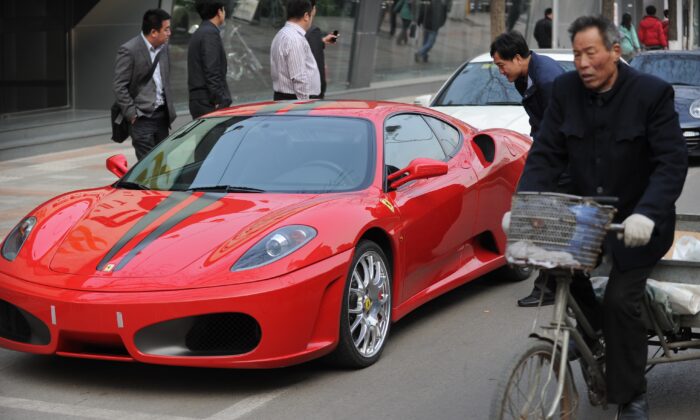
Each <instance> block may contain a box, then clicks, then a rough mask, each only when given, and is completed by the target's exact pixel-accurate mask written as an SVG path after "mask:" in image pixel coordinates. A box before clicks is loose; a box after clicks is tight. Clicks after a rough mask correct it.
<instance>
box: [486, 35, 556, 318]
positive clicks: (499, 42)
mask: <svg viewBox="0 0 700 420" xmlns="http://www.w3.org/2000/svg"><path fill="white" fill-rule="evenodd" d="M491 57H493V62H494V64H496V66H498V69H499V71H500V72H501V74H502V75H504V76H506V78H508V81H509V82H512V83H515V88H516V89H517V90H518V92H520V95H521V96H522V97H523V101H522V103H523V108H525V112H527V114H528V116H529V117H530V135H531V136H532V137H533V138H535V137H536V135H537V132H538V131H539V128H540V123H541V121H542V117H543V116H544V110H545V109H547V105H548V104H549V99H550V98H551V96H552V83H553V82H554V79H555V78H556V77H557V76H559V75H560V74H563V73H564V70H563V69H562V67H561V66H560V65H559V64H558V63H557V62H556V61H554V60H552V59H551V58H549V57H547V56H544V55H539V54H537V53H535V52H532V51H530V48H528V46H527V42H525V38H524V37H523V36H522V35H521V34H520V33H519V32H517V31H511V32H507V33H504V34H501V35H499V36H498V37H496V39H495V40H494V41H493V43H492V44H491ZM565 188H566V183H565V182H562V183H561V186H560V190H562V192H566V191H565ZM555 286H556V283H555V282H554V278H553V277H551V276H549V275H547V274H546V273H545V272H543V271H542V272H540V275H539V276H538V277H537V279H536V280H535V286H534V288H533V289H532V292H531V293H530V294H529V295H528V296H525V297H524V298H522V299H520V300H518V305H519V306H525V307H528V306H537V305H538V304H539V303H540V301H541V302H542V305H551V304H552V303H554V290H555Z"/></svg>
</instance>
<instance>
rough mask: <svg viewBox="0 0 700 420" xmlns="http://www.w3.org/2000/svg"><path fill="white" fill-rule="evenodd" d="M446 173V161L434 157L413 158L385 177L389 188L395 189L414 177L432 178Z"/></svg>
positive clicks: (413, 179)
mask: <svg viewBox="0 0 700 420" xmlns="http://www.w3.org/2000/svg"><path fill="white" fill-rule="evenodd" d="M446 173H447V163H446V162H441V161H439V160H435V159H428V158H417V159H413V160H412V161H411V163H409V164H408V166H407V167H405V168H403V169H399V170H398V171H396V172H394V173H392V174H391V175H389V177H387V180H388V181H389V188H391V189H392V190H395V189H397V188H399V187H400V186H402V185H403V184H405V183H407V182H411V181H415V180H416V179H425V178H433V177H436V176H440V175H445V174H446Z"/></svg>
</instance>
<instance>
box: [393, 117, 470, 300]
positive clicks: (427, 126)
mask: <svg viewBox="0 0 700 420" xmlns="http://www.w3.org/2000/svg"><path fill="white" fill-rule="evenodd" d="M436 133H437V135H436ZM461 144H462V142H461V136H460V134H459V131H458V130H457V129H456V128H454V127H452V126H450V125H449V124H447V123H446V122H444V121H442V120H439V119H436V118H433V117H430V116H423V115H419V114H399V115H394V116H392V117H390V118H388V119H387V120H386V121H385V124H384V164H385V168H386V170H387V171H388V172H389V173H390V172H393V171H395V170H397V169H400V168H403V167H406V166H408V164H409V163H410V162H411V161H412V160H413V159H416V158H431V159H436V160H441V161H446V162H448V168H449V169H448V172H447V174H445V175H442V176H438V177H434V178H428V179H420V180H416V181H414V182H409V183H407V184H405V185H403V186H401V187H399V188H398V189H397V190H394V191H389V192H388V193H387V198H389V200H391V201H392V202H393V204H394V206H395V207H396V209H397V211H398V214H399V215H400V217H401V221H402V232H401V234H400V237H401V239H402V242H401V243H402V249H401V251H400V254H399V255H400V256H399V258H400V261H399V265H400V266H401V269H402V274H401V277H402V278H403V281H402V286H401V289H402V292H401V300H402V301H405V300H407V299H410V298H411V297H412V296H414V295H416V294H417V293H419V292H421V291H423V290H425V289H427V288H429V287H430V286H431V285H433V284H435V283H436V282H438V281H440V280H441V279H444V278H445V277H447V276H449V275H450V274H452V273H454V272H455V271H456V270H457V269H458V268H459V267H460V266H461V262H462V260H463V258H462V257H463V253H464V252H465V246H466V244H467V242H468V240H469V238H470V237H471V236H472V233H473V232H472V228H473V220H474V215H475V211H476V209H475V207H474V205H475V203H476V201H477V200H476V197H477V196H476V191H475V189H474V185H475V183H476V176H475V174H474V172H473V170H472V169H471V168H470V167H468V165H467V166H465V165H462V163H463V159H461V156H460V154H461V148H460V145H461Z"/></svg>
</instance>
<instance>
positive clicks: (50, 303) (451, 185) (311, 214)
mask: <svg viewBox="0 0 700 420" xmlns="http://www.w3.org/2000/svg"><path fill="white" fill-rule="evenodd" d="M529 147H530V140H529V139H527V138H526V137H524V136H521V135H519V134H517V133H514V132H511V131H506V130H499V129H494V130H486V131H482V132H477V131H476V130H475V129H474V128H472V127H470V126H468V125H466V124H464V123H463V122H460V121H459V120H456V119H454V118H451V117H449V116H446V115H444V114H442V113H439V112H437V111H432V110H430V109H426V108H422V107H416V106H412V105H405V104H398V103H391V102H365V101H335V102H333V101H298V102H276V103H273V102H267V103H261V104H253V105H243V106H238V107H234V108H229V109H225V110H221V111H217V112H215V113H213V114H209V115H208V116H206V117H204V118H201V119H197V120H195V121H192V122H191V123H189V124H187V125H185V126H184V127H182V128H181V129H179V130H178V131H176V132H175V133H173V134H172V135H171V136H170V137H168V138H167V139H166V140H164V141H163V142H162V143H160V144H159V145H158V146H157V147H156V148H155V149H154V150H153V151H152V152H151V153H150V154H149V155H148V156H147V157H146V158H145V159H143V160H142V161H140V162H138V163H137V164H136V165H134V166H133V167H132V168H131V169H130V170H128V171H127V167H126V159H125V158H124V156H122V155H117V156H113V157H111V158H109V159H108V160H107V167H108V168H109V169H110V170H111V171H112V172H114V173H115V174H117V175H118V176H119V177H120V180H119V181H118V182H116V183H115V184H113V185H110V186H107V187H103V188H96V189H90V190H83V191H76V192H71V193H67V194H64V195H61V196H59V197H56V198H54V199H52V200H50V201H48V202H47V203H45V204H43V205H41V206H39V207H38V208H37V209H35V210H34V211H32V212H31V213H30V214H29V215H28V216H27V217H26V218H24V219H23V220H22V221H21V222H20V223H19V224H18V225H17V227H15V228H14V229H13V230H12V231H11V233H10V234H9V235H8V237H7V238H6V239H5V241H4V242H3V244H2V258H0V346H2V347H5V348H8V349H13V350H18V351H23V352H30V353H41V354H58V355H62V356H71V357H82V358H93V359H105V360H123V361H140V362H146V363H158V364H168V365H183V366H184V365H186V366H207V367H230V368H259V367H279V366H286V365H290V364H295V363H300V362H303V361H306V360H309V359H312V358H316V357H319V356H322V355H326V354H328V353H331V352H332V353H333V354H332V355H331V357H334V358H335V359H336V361H337V362H339V363H341V364H343V365H346V366H353V367H364V366H368V365H370V364H372V363H374V362H375V361H376V360H377V359H378V358H379V356H380V354H381V352H382V349H383V348H384V347H385V344H386V340H387V337H388V335H389V329H390V325H391V323H392V322H394V321H397V320H399V319H400V318H401V317H403V316H404V315H406V314H407V313H408V312H410V311H411V310H413V309H415V308H416V307H418V306H419V305H421V304H422V303H424V302H426V301H428V300H430V299H432V298H434V297H436V296H438V295H440V294H442V293H445V292H446V291H448V290H450V289H453V288H455V287H457V286H459V285H461V284H463V283H465V282H468V281H470V280H472V279H474V278H476V277H479V276H481V275H483V274H485V273H487V272H489V271H492V270H495V269H503V270H504V271H503V275H504V276H505V275H507V276H511V277H512V278H513V279H515V280H517V279H523V278H526V277H527V275H528V273H527V272H525V271H509V269H508V267H506V266H505V264H506V261H505V259H504V256H503V252H504V247H505V236H504V233H503V231H502V229H501V224H500V222H501V217H502V215H503V213H504V212H506V211H507V210H508V209H509V207H510V200H511V195H512V193H513V190H514V188H515V185H516V183H517V181H518V178H519V176H520V173H521V170H522V168H523V165H524V160H525V156H526V153H527V150H528V149H529Z"/></svg>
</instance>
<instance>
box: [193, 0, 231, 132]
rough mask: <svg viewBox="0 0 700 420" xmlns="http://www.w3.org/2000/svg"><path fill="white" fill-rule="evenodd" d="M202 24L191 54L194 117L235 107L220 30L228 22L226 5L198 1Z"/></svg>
mask: <svg viewBox="0 0 700 420" xmlns="http://www.w3.org/2000/svg"><path fill="white" fill-rule="evenodd" d="M195 7H196V9H197V13H199V17H201V18H202V24H201V25H199V28H197V30H196V31H195V33H194V34H192V38H191V39H190V44H189V47H188V51H187V87H188V89H189V92H190V114H191V115H192V118H193V119H194V118H198V117H199V116H201V115H204V114H207V113H209V112H212V111H214V110H215V109H219V108H225V107H227V106H229V105H231V92H229V89H228V84H227V83H226V70H227V63H226V52H225V51H224V44H223V42H222V41H221V35H220V28H221V26H222V25H223V24H224V21H225V20H226V9H225V8H224V3H223V2H219V1H207V0H197V3H196V4H195Z"/></svg>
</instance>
